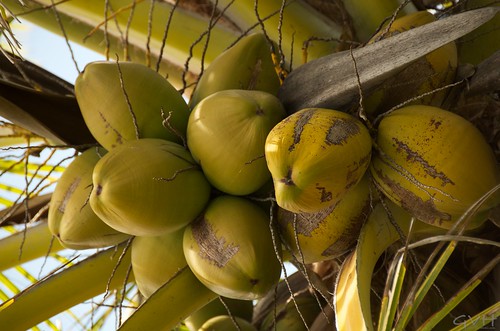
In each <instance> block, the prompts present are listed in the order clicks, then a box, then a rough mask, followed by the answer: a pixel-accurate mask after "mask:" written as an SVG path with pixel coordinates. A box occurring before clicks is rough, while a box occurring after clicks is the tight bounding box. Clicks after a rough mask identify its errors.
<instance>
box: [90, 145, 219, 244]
mask: <svg viewBox="0 0 500 331" xmlns="http://www.w3.org/2000/svg"><path fill="white" fill-rule="evenodd" d="M210 192H211V187H210V184H209V183H208V181H207V180H206V178H205V176H204V175H203V173H202V171H201V169H200V168H199V167H198V165H197V164H196V162H194V160H193V158H192V157H191V155H190V154H189V152H188V151H187V150H186V149H185V148H184V147H182V146H180V145H178V144H176V143H173V142H170V141H166V140H162V139H139V140H132V141H128V142H126V143H123V144H122V145H120V146H118V147H116V148H115V149H113V150H112V151H110V152H108V154H106V155H105V156H104V157H103V158H102V159H101V160H99V162H98V163H97V164H96V166H95V169H94V172H93V190H92V194H91V196H90V206H91V207H92V209H93V210H94V212H95V213H96V214H97V215H99V216H100V217H101V219H102V220H103V221H104V222H106V223H107V224H108V225H109V226H111V227H112V228H115V229H117V230H118V231H121V232H124V233H128V234H131V235H135V236H158V235H161V234H163V233H167V232H172V231H176V230H178V229H180V228H182V227H184V226H186V225H187V224H188V223H189V222H191V221H193V220H194V219H195V218H196V217H197V216H198V215H199V214H200V213H201V212H202V210H203V208H204V207H205V205H206V204H207V203H208V200H209V197H210Z"/></svg>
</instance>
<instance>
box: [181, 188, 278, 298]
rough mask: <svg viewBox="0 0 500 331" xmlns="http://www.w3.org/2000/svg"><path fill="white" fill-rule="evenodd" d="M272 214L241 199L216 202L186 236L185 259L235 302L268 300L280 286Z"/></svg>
mask: <svg viewBox="0 0 500 331" xmlns="http://www.w3.org/2000/svg"><path fill="white" fill-rule="evenodd" d="M274 246H275V243H274V242H273V237H272V235H271V231H270V228H269V217H268V215H267V214H266V213H265V212H264V211H263V210H262V209H261V208H260V207H259V206H257V205H256V204H254V203H252V202H251V201H249V200H247V199H245V198H242V197H236V196H229V195H224V196H219V197H217V198H215V199H213V200H212V201H211V202H210V203H209V205H208V206H207V208H206V210H205V211H204V213H203V215H202V216H201V217H200V218H199V219H198V220H196V221H195V222H193V223H191V224H189V226H188V227H186V230H185V232H184V255H185V257H186V260H187V263H188V265H189V267H190V268H191V270H192V271H193V273H194V274H195V275H196V277H197V278H198V279H199V280H200V281H201V282H202V283H203V284H205V286H206V287H208V288H209V289H210V290H212V291H214V292H215V293H217V294H219V295H221V296H225V297H228V298H232V299H240V300H254V299H258V298H260V297H263V296H264V295H265V294H266V293H267V292H268V291H269V290H271V289H272V288H273V287H274V286H275V285H276V284H277V283H278V281H279V277H280V274H281V265H280V263H279V260H278V258H277V256H276V254H277V253H278V254H281V251H280V249H281V246H280V245H278V244H277V245H276V250H278V252H277V253H276V250H275V247H274Z"/></svg>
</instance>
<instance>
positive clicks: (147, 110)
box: [75, 61, 189, 150]
mask: <svg viewBox="0 0 500 331" xmlns="http://www.w3.org/2000/svg"><path fill="white" fill-rule="evenodd" d="M75 96H76V100H77V102H78V105H79V107H80V110H81V112H82V115H83V119H84V120H85V123H86V124H87V127H88V128H89V130H90V132H91V133H92V135H93V136H94V138H95V139H96V140H97V141H98V142H99V143H100V144H101V145H102V146H103V147H104V148H106V149H107V150H111V149H113V148H115V147H117V146H119V145H121V144H122V143H124V142H126V141H129V140H136V139H141V138H160V139H165V140H169V141H173V142H177V143H182V141H183V139H184V137H185V134H186V126H187V120H188V117H189V107H188V105H187V103H186V101H185V100H184V98H183V97H182V95H181V94H180V93H179V92H178V91H177V90H176V89H175V88H174V87H173V86H172V85H171V84H170V82H169V81H168V80H167V79H165V78H164V77H163V76H161V75H160V74H159V73H157V72H156V71H154V70H153V69H151V68H149V67H147V66H145V65H143V64H140V63H135V62H112V61H96V62H91V63H89V64H87V66H86V67H85V69H84V70H83V71H82V72H81V73H80V74H79V75H78V77H77V79H76V81H75Z"/></svg>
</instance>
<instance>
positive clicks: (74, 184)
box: [57, 177, 82, 213]
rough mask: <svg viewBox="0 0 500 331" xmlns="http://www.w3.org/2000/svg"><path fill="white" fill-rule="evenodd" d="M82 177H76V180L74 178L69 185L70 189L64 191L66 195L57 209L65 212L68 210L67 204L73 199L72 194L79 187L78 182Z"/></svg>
mask: <svg viewBox="0 0 500 331" xmlns="http://www.w3.org/2000/svg"><path fill="white" fill-rule="evenodd" d="M81 179H82V178H81V177H77V178H75V180H73V182H72V183H71V185H70V186H69V187H68V189H67V190H66V192H65V193H64V197H63V199H62V201H61V204H60V205H59V207H58V208H57V210H58V211H59V212H61V213H64V211H65V210H66V205H67V204H68V201H69V199H71V196H72V195H73V193H74V192H75V190H76V188H77V187H78V184H79V183H80V181H81Z"/></svg>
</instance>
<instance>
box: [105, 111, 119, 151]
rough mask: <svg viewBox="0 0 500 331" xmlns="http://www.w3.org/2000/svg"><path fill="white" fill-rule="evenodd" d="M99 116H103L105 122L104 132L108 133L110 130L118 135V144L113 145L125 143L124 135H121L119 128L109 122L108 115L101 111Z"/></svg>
mask: <svg viewBox="0 0 500 331" xmlns="http://www.w3.org/2000/svg"><path fill="white" fill-rule="evenodd" d="M99 116H100V117H101V119H102V121H103V122H104V127H105V128H106V132H105V133H104V134H108V132H109V130H111V131H113V132H114V133H115V135H116V140H115V141H116V144H113V145H112V146H113V147H116V146H118V145H121V144H123V136H122V135H121V133H120V132H118V130H116V129H115V128H114V127H112V126H111V124H110V123H109V122H108V120H107V119H106V117H105V116H104V114H103V113H101V112H99Z"/></svg>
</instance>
